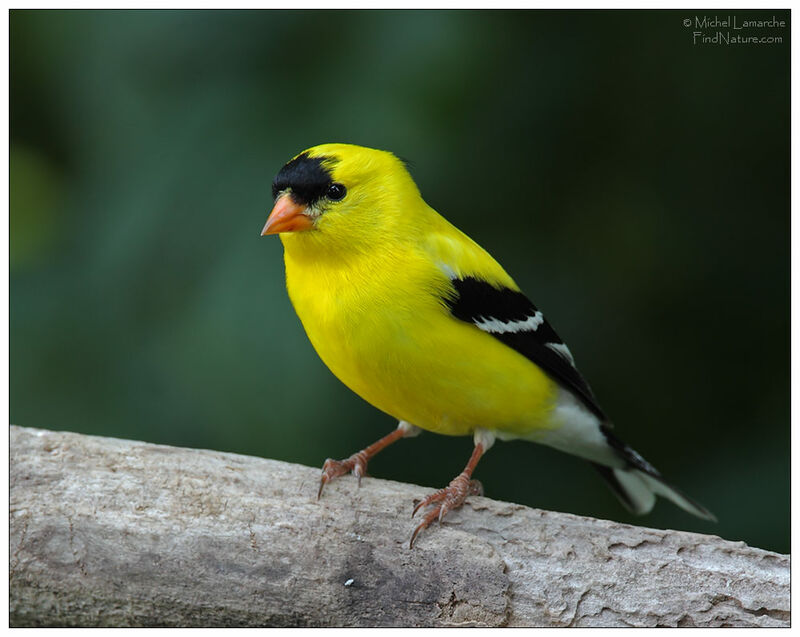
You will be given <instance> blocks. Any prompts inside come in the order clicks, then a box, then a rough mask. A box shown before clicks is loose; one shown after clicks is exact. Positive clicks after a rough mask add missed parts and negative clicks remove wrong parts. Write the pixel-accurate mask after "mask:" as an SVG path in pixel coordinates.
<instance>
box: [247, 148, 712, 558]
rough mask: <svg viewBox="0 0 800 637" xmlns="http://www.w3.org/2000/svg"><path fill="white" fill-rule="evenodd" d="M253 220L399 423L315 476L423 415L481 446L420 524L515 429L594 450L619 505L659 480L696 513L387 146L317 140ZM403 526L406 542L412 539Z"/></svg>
mask: <svg viewBox="0 0 800 637" xmlns="http://www.w3.org/2000/svg"><path fill="white" fill-rule="evenodd" d="M273 194H274V195H275V197H276V203H275V207H274V208H273V211H272V213H271V215H270V217H269V219H268V221H267V225H266V226H265V227H264V231H263V233H262V234H276V233H277V234H280V237H281V241H282V242H283V245H284V261H285V266H286V285H287V289H288V292H289V296H290V298H291V301H292V304H293V305H294V308H295V310H296V311H297V315H298V316H299V317H300V320H301V321H302V323H303V326H304V328H305V330H306V333H307V334H308V337H309V339H310V340H311V343H312V344H313V346H314V348H315V349H316V351H317V353H318V354H319V356H320V358H322V360H323V361H324V362H325V364H326V365H327V366H328V367H329V368H330V370H331V371H332V372H333V373H334V374H335V375H336V376H337V377H338V378H339V379H340V380H341V381H342V382H343V383H344V384H345V385H347V386H348V387H349V388H350V389H352V390H353V391H354V392H356V393H357V394H358V395H360V396H361V397H362V398H364V399H365V400H367V401H368V402H370V403H371V404H373V405H374V406H375V407H377V408H378V409H381V410H382V411H384V412H386V413H387V414H390V415H392V416H394V417H395V418H397V419H398V420H399V421H400V426H399V428H398V430H397V431H396V432H394V433H392V434H389V435H387V436H385V437H384V438H382V439H381V440H379V441H378V442H376V443H375V444H373V445H371V446H370V447H367V448H366V449H364V450H363V451H361V452H359V453H357V454H354V455H353V456H351V457H350V458H348V459H346V460H344V461H334V460H330V459H329V460H328V461H327V462H326V463H325V467H323V476H322V482H321V486H320V493H321V490H322V486H324V484H325V483H326V482H327V481H329V480H332V479H333V478H335V477H337V476H339V475H342V474H344V473H346V472H348V471H353V473H355V474H356V475H357V476H358V477H359V478H360V477H361V475H363V473H364V472H365V470H366V463H367V461H368V460H369V458H370V457H371V456H373V455H375V454H376V453H377V452H378V451H380V450H381V449H383V448H384V447H385V446H386V445H388V444H391V443H392V442H394V441H395V440H397V439H399V438H401V437H404V436H407V435H412V434H413V433H414V432H416V431H417V429H416V428H422V429H426V430H429V431H433V432H436V433H440V434H447V435H469V434H473V435H474V437H475V451H474V453H473V456H472V458H471V459H470V462H469V463H468V464H467V467H466V468H465V470H464V471H463V472H462V473H461V474H460V475H459V476H458V477H457V478H456V479H454V480H453V481H452V482H451V483H450V485H449V486H448V487H447V488H445V489H443V490H441V491H440V492H437V493H436V494H434V495H433V496H430V497H429V498H426V499H425V500H424V501H423V503H422V505H427V504H437V503H438V504H437V507H436V509H435V511H434V512H433V513H429V514H428V515H427V516H426V517H425V519H424V521H423V522H422V524H420V525H419V527H417V530H416V531H415V533H414V536H415V535H416V533H417V532H418V531H419V530H420V529H422V528H424V527H426V526H428V525H429V524H430V523H431V522H432V521H433V520H434V519H435V517H436V516H438V517H439V518H441V517H442V516H443V515H444V514H445V513H446V512H447V511H448V510H449V509H452V508H455V507H457V506H460V504H461V502H463V500H464V498H465V497H466V496H467V495H468V493H470V492H472V491H474V485H473V484H472V483H471V482H470V478H471V474H472V471H473V469H474V468H475V465H476V464H477V462H478V460H479V459H480V456H481V455H482V454H483V453H484V452H485V451H486V450H487V449H488V448H489V447H490V446H491V445H492V444H493V442H494V439H495V437H497V438H500V439H510V438H524V439H528V440H533V441H537V442H542V443H544V444H548V445H550V446H553V447H555V448H557V449H561V450H563V451H566V452H569V453H574V454H576V455H579V456H581V457H584V458H586V459H587V460H589V461H590V462H591V463H592V464H593V465H594V466H595V467H596V468H597V469H598V471H600V473H601V474H602V475H603V477H604V478H605V479H606V481H607V482H608V483H609V484H610V486H611V487H612V489H613V490H614V491H615V493H616V494H617V495H618V496H619V497H620V499H621V500H622V501H623V503H624V504H625V505H626V506H628V507H629V508H630V509H632V510H633V511H635V512H637V513H643V512H646V511H649V510H650V508H652V506H653V502H654V501H655V494H658V495H662V496H665V497H667V498H669V499H671V500H672V501H673V502H675V503H676V504H678V505H679V506H681V507H683V508H684V509H686V510H688V511H690V512H692V513H694V514H695V515H699V516H701V517H707V518H713V516H711V514H710V513H709V512H708V511H707V510H705V509H704V508H703V507H702V506H700V505H698V504H697V503H695V502H693V501H691V500H690V499H689V498H688V497H686V496H684V495H683V494H682V493H680V492H679V491H677V490H676V489H674V487H671V486H669V485H667V484H666V482H664V481H663V479H662V478H661V476H660V474H659V473H658V472H657V471H656V470H655V469H654V468H653V467H652V466H650V465H649V464H648V463H647V462H646V461H645V460H644V459H643V458H641V456H639V455H638V454H637V453H636V452H634V451H633V450H632V449H630V448H629V447H628V446H627V445H625V444H624V443H622V442H621V441H620V440H619V439H617V438H616V437H615V436H614V435H613V434H612V433H611V429H610V427H611V426H610V424H609V423H608V421H607V419H606V417H605V415H604V414H603V412H602V410H601V409H600V407H599V405H598V404H597V402H596V400H595V398H594V395H593V394H592V392H591V389H590V388H589V386H588V384H586V382H585V380H584V379H583V377H582V376H581V375H580V373H579V372H578V371H577V368H576V367H575V365H574V361H573V358H572V354H571V353H570V351H569V349H568V348H567V347H566V345H565V344H564V343H563V342H561V340H560V338H559V337H558V335H557V334H556V333H555V331H553V330H552V328H551V327H550V325H549V324H548V323H547V321H545V319H544V317H543V315H542V313H541V312H540V311H538V310H537V309H536V307H535V306H534V305H533V304H532V303H531V302H530V301H529V300H528V299H527V298H526V297H525V296H524V295H523V294H522V293H521V292H520V290H519V288H518V286H517V285H516V283H515V282H514V281H513V280H512V279H511V277H510V276H509V275H508V274H507V273H506V272H505V270H503V268H502V267H501V266H500V265H499V264H498V263H497V262H496V261H495V260H494V259H493V258H492V257H491V256H490V255H489V254H488V253H487V252H486V251H485V250H483V248H481V247H480V246H479V245H478V244H477V243H475V242H474V241H472V240H471V239H470V238H469V237H467V236H466V235H465V234H464V233H463V232H461V231H460V230H458V229H457V228H455V227H454V226H453V225H452V224H450V223H449V222H447V221H446V220H445V219H444V218H443V217H441V216H440V215H439V214H438V213H437V212H436V211H435V210H433V209H432V208H431V207H430V206H428V205H427V204H426V203H425V201H424V200H423V199H422V197H421V195H420V193H419V190H418V189H417V186H416V184H415V183H414V181H413V180H412V179H411V176H410V175H409V173H408V171H407V169H406V167H405V165H404V164H403V162H402V161H400V160H399V159H397V157H395V156H394V155H392V154H391V153H389V152H385V151H379V150H373V149H369V148H362V147H359V146H351V145H347V144H324V145H321V146H315V147H314V148H311V149H309V150H308V151H305V152H304V153H301V154H300V155H298V156H297V157H295V158H294V159H293V160H291V161H290V162H288V163H287V164H286V165H285V166H284V167H283V169H281V171H280V172H279V173H278V175H277V177H276V178H275V182H274V184H273ZM414 536H412V542H413V538H414Z"/></svg>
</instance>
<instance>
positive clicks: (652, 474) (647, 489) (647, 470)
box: [591, 426, 717, 521]
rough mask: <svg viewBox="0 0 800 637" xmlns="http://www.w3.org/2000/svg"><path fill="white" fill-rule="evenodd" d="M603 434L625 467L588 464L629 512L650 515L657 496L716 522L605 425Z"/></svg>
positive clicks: (700, 505) (698, 504)
mask: <svg viewBox="0 0 800 637" xmlns="http://www.w3.org/2000/svg"><path fill="white" fill-rule="evenodd" d="M603 434H604V435H605V437H606V440H607V441H608V443H609V444H610V445H611V446H612V447H613V448H614V451H615V452H616V454H617V455H618V456H619V457H621V458H622V459H623V460H624V461H625V466H624V467H621V468H616V467H609V466H606V465H603V464H599V463H597V462H591V464H592V466H593V467H594V468H595V469H597V471H598V472H599V473H600V475H601V476H602V477H603V479H604V480H605V481H606V483H607V484H608V486H609V487H611V490H612V491H613V492H614V494H615V495H616V496H617V497H618V498H619V500H620V502H622V504H623V505H624V506H625V507H626V508H627V509H628V510H630V511H631V512H632V513H636V514H637V515H642V514H644V513H649V512H650V510H651V509H652V508H653V505H654V504H655V501H656V496H657V495H660V496H662V497H664V498H667V500H671V501H672V502H674V503H675V504H677V505H678V506H679V507H680V508H682V509H684V510H685V511H688V512H689V513H691V514H692V515H696V516H697V517H699V518H703V519H704V520H712V521H716V519H717V518H716V517H714V514H713V513H711V511H709V510H708V509H706V508H705V507H704V506H703V505H702V504H700V503H698V502H695V501H694V500H692V498H690V497H689V496H688V495H686V494H685V493H682V492H681V491H679V490H678V489H676V488H675V487H673V486H672V485H670V484H668V483H667V482H666V481H665V480H664V478H663V477H662V476H661V474H660V473H659V472H658V471H656V469H655V468H654V467H653V466H652V465H651V464H650V463H649V462H647V461H646V460H645V459H644V458H642V457H641V456H640V455H639V454H638V453H636V452H635V451H634V450H633V449H631V448H630V447H629V446H628V445H626V444H625V443H624V442H622V441H621V440H619V438H617V437H616V436H614V435H613V434H612V433H611V432H610V431H609V430H608V428H607V426H604V427H603Z"/></svg>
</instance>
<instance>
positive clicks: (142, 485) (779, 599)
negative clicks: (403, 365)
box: [9, 427, 789, 626]
mask: <svg viewBox="0 0 800 637" xmlns="http://www.w3.org/2000/svg"><path fill="white" fill-rule="evenodd" d="M10 440H11V465H10V482H11V492H10V516H11V526H10V549H9V550H10V562H11V563H10V569H11V574H10V620H11V625H12V626H627V625H633V626H658V625H660V626H787V625H788V623H789V557H788V556H785V555H779V554H776V553H771V552H769V551H764V550H760V549H755V548H750V547H748V546H746V545H745V544H744V543H742V542H729V541H726V540H722V539H720V538H718V537H714V536H707V535H698V534H694V533H685V532H680V531H661V530H654V529H647V528H641V527H634V526H629V525H624V524H617V523H615V522H609V521H607V520H596V519H590V518H582V517H578V516H575V515H568V514H564V513H552V512H549V511H540V510H535V509H529V508H527V507H524V506H520V505H517V504H510V503H508V502H497V501H494V500H490V499H488V498H480V497H471V498H470V499H469V500H468V501H467V504H466V505H465V506H464V507H463V508H462V509H461V510H459V511H455V512H453V513H451V514H450V515H448V517H447V519H446V520H445V523H444V524H442V525H441V526H439V525H434V526H433V527H431V528H430V529H428V531H426V532H424V533H422V534H421V535H420V537H419V538H418V540H417V544H416V545H415V547H414V548H413V549H412V550H409V548H408V538H409V535H410V532H411V530H412V529H413V527H414V522H413V521H412V520H411V519H410V510H411V504H412V500H413V499H415V498H421V497H422V496H424V495H426V494H428V493H430V492H431V490H430V489H425V488H422V487H417V486H413V485H408V484H400V483H397V482H390V481H386V480H378V479H375V478H371V477H367V478H365V479H364V483H363V486H362V487H361V488H360V489H358V488H357V487H356V483H355V479H354V478H353V477H352V476H346V477H343V478H340V479H338V480H336V481H335V482H334V483H332V484H330V485H328V487H326V491H325V494H324V496H323V497H322V499H321V500H320V501H317V500H316V491H317V485H318V480H319V469H313V468H308V467H303V466H298V465H293V464H287V463H285V462H277V461H274V460H265V459H261V458H252V457H246V456H240V455H235V454H230V453H220V452H215V451H202V450H194V449H179V448H173V447H165V446H160V445H152V444H145V443H141V442H133V441H128V440H116V439H112V438H98V437H92V436H85V435H80V434H74V433H64V432H53V431H45V430H38V429H26V428H20V427H12V428H11V436H10Z"/></svg>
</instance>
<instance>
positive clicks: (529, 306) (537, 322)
mask: <svg viewBox="0 0 800 637" xmlns="http://www.w3.org/2000/svg"><path fill="white" fill-rule="evenodd" d="M451 282H452V284H453V287H454V288H455V294H454V295H452V296H451V297H448V298H446V299H445V303H446V304H447V306H448V307H449V309H450V312H451V314H452V315H453V316H454V317H456V318H457V319H460V320H462V321H466V322H467V323H472V324H473V325H475V326H477V327H478V328H480V329H482V330H483V331H485V332H486V333H487V334H491V335H492V336H494V337H495V338H496V339H497V340H499V341H501V342H502V343H505V344H506V345H508V346H509V347H511V348H512V349H514V350H516V351H517V352H519V353H520V354H522V355H523V356H525V357H526V358H527V359H528V360H530V361H532V362H534V363H535V364H536V365H538V366H539V367H541V368H542V370H544V371H545V372H547V373H548V374H549V375H550V376H552V377H553V378H554V379H556V380H557V381H559V382H560V383H561V384H562V385H563V386H564V387H566V388H567V389H569V390H570V391H572V392H573V393H574V394H575V395H576V396H578V398H580V400H581V401H582V402H583V403H584V404H585V405H586V406H587V407H588V408H589V409H590V410H591V411H592V413H594V414H595V415H596V416H597V417H598V418H600V420H601V421H605V420H606V416H605V414H604V413H603V410H602V409H600V405H598V404H597V400H596V399H595V397H594V394H593V393H592V390H591V388H590V387H589V384H588V383H587V382H586V381H585V380H584V378H583V376H581V374H580V372H579V371H578V369H577V368H576V367H575V363H574V361H573V360H572V354H571V353H570V351H569V349H568V348H567V346H566V345H564V341H562V340H561V338H559V336H558V334H556V332H555V330H554V329H553V328H552V327H551V326H550V324H549V323H548V322H547V321H546V320H545V318H544V316H543V315H542V313H541V312H540V311H539V310H538V309H537V308H536V306H535V305H534V304H533V303H531V301H530V300H529V299H528V297H526V296H525V295H524V294H523V293H522V292H517V291H516V290H511V289H509V288H505V287H503V288H497V287H495V286H493V285H492V284H491V283H487V282H486V281H481V280H480V279H475V278H473V277H464V278H454V279H451Z"/></svg>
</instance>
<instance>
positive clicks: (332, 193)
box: [325, 184, 347, 201]
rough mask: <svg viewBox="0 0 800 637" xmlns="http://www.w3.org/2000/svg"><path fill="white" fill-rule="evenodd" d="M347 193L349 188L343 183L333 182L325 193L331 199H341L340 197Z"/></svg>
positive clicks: (342, 197)
mask: <svg viewBox="0 0 800 637" xmlns="http://www.w3.org/2000/svg"><path fill="white" fill-rule="evenodd" d="M346 194H347V189H346V188H345V187H344V186H342V184H331V185H330V186H328V190H327V192H326V193H325V196H326V197H328V199H330V200H331V201H339V200H340V199H344V196H345V195H346Z"/></svg>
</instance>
